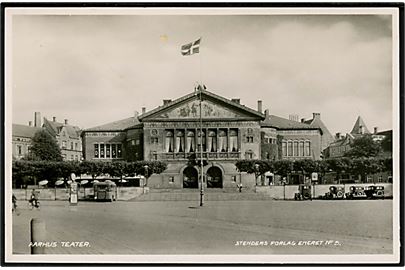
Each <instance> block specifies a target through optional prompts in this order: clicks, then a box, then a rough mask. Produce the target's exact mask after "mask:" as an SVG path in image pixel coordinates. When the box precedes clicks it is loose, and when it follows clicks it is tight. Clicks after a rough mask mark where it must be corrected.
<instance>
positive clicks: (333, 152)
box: [324, 116, 392, 158]
mask: <svg viewBox="0 0 405 270" xmlns="http://www.w3.org/2000/svg"><path fill="white" fill-rule="evenodd" d="M364 135H371V136H372V138H373V139H374V141H376V142H381V141H382V140H383V139H384V138H385V137H386V136H391V137H392V130H387V131H381V132H378V129H377V127H374V132H373V133H370V131H369V130H368V128H367V126H366V124H365V123H364V121H363V119H362V118H361V116H359V117H358V118H357V120H356V122H355V123H354V126H353V128H352V131H351V132H350V133H347V134H346V135H345V136H342V135H341V134H340V133H336V136H335V141H333V142H332V143H331V144H330V145H329V147H327V148H326V149H325V150H324V156H325V157H326V158H341V157H343V156H344V155H345V153H346V152H348V151H349V150H350V149H351V144H352V143H353V141H354V139H355V138H358V137H361V136H364ZM381 155H383V156H391V153H386V152H382V153H381Z"/></svg>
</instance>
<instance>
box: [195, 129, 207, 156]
mask: <svg viewBox="0 0 405 270" xmlns="http://www.w3.org/2000/svg"><path fill="white" fill-rule="evenodd" d="M201 137H202V149H203V151H205V142H206V139H205V132H204V131H202V132H201V131H200V130H199V131H198V132H197V151H201Z"/></svg>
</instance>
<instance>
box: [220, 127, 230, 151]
mask: <svg viewBox="0 0 405 270" xmlns="http://www.w3.org/2000/svg"><path fill="white" fill-rule="evenodd" d="M218 148H219V151H221V152H226V151H227V150H228V137H227V136H226V132H225V131H224V130H220V131H219V142H218Z"/></svg>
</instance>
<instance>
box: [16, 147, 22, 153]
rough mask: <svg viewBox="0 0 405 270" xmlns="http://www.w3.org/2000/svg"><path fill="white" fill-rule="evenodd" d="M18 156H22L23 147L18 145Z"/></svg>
mask: <svg viewBox="0 0 405 270" xmlns="http://www.w3.org/2000/svg"><path fill="white" fill-rule="evenodd" d="M17 149H18V155H22V147H21V145H17Z"/></svg>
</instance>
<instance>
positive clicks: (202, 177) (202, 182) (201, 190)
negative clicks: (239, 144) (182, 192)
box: [199, 37, 204, 206]
mask: <svg viewBox="0 0 405 270" xmlns="http://www.w3.org/2000/svg"><path fill="white" fill-rule="evenodd" d="M200 42H201V37H200ZM199 53H200V56H199V58H200V82H201V84H203V83H202V57H201V52H200V50H199ZM202 89H203V86H202V85H200V152H201V153H200V155H201V158H200V164H201V176H200V177H201V186H200V206H203V205H204V164H203V143H202V142H203V141H202V95H201V94H202Z"/></svg>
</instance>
